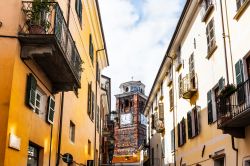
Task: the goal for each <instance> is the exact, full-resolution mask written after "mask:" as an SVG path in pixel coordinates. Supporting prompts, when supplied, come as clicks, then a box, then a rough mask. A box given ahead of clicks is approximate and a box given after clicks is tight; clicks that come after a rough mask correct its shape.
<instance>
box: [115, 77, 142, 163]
mask: <svg viewBox="0 0 250 166" xmlns="http://www.w3.org/2000/svg"><path fill="white" fill-rule="evenodd" d="M119 88H120V92H121V93H120V94H117V95H115V97H116V113H117V118H116V122H115V133H114V137H115V149H114V157H113V163H136V162H139V161H137V160H138V158H139V157H138V156H137V153H138V149H139V147H140V146H141V144H142V143H143V141H144V139H145V138H146V126H147V120H146V118H145V117H144V114H143V109H144V106H145V104H146V100H147V96H145V93H144V92H145V85H144V84H143V83H141V81H129V82H125V83H122V84H121V85H120V87H119Z"/></svg>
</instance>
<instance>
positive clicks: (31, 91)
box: [25, 73, 37, 109]
mask: <svg viewBox="0 0 250 166" xmlns="http://www.w3.org/2000/svg"><path fill="white" fill-rule="evenodd" d="M36 85H37V82H36V79H35V77H34V76H33V74H31V73H30V74H29V75H28V77H27V87H26V101H25V103H26V105H27V106H28V107H30V108H32V109H34V108H35V101H36Z"/></svg>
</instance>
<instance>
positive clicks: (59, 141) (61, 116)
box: [56, 0, 71, 166]
mask: <svg viewBox="0 0 250 166" xmlns="http://www.w3.org/2000/svg"><path fill="white" fill-rule="evenodd" d="M70 3H71V0H68V9H67V20H66V25H67V28H69V16H70ZM58 5H59V4H58ZM67 44H68V35H66V45H67ZM63 105H64V91H62V96H61V107H60V108H61V110H60V111H61V115H60V128H59V138H58V139H59V140H58V146H57V160H56V166H59V162H60V154H61V143H62V121H63Z"/></svg>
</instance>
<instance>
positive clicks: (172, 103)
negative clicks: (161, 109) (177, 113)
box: [169, 88, 174, 110]
mask: <svg viewBox="0 0 250 166" xmlns="http://www.w3.org/2000/svg"><path fill="white" fill-rule="evenodd" d="M169 103H170V110H172V109H173V108H174V92H173V88H171V89H170V90H169Z"/></svg>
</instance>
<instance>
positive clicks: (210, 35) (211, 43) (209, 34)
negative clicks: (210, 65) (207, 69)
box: [206, 17, 217, 59]
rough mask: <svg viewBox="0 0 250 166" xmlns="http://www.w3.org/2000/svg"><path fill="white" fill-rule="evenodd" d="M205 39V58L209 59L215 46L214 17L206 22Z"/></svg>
mask: <svg viewBox="0 0 250 166" xmlns="http://www.w3.org/2000/svg"><path fill="white" fill-rule="evenodd" d="M206 39H207V56H206V58H207V59H209V58H210V57H211V56H212V54H213V53H214V51H215V50H216V48H217V45H216V36H215V21H214V17H213V18H212V19H211V20H210V21H209V22H208V24H207V26H206Z"/></svg>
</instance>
